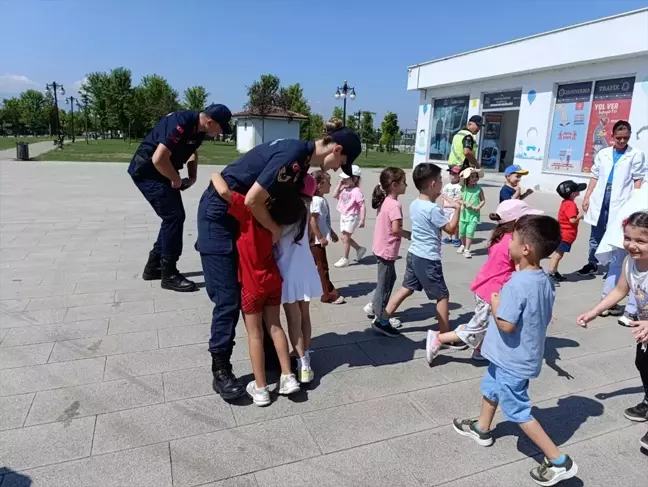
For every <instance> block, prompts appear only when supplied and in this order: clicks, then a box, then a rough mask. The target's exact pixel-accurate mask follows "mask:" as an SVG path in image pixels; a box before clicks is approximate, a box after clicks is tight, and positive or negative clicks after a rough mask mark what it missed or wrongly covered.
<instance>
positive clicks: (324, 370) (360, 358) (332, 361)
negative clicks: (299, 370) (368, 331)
mask: <svg viewBox="0 0 648 487" xmlns="http://www.w3.org/2000/svg"><path fill="white" fill-rule="evenodd" d="M311 365H312V367H313V370H314V372H315V374H316V375H318V376H323V375H325V374H328V373H330V372H339V371H343V370H348V369H355V368H361V367H372V366H374V365H375V364H374V363H373V361H372V360H371V359H370V358H369V357H368V356H367V354H366V353H364V352H363V351H362V350H361V349H360V347H358V345H357V344H355V343H352V344H349V345H340V346H336V347H328V348H317V349H314V350H312V351H311Z"/></svg>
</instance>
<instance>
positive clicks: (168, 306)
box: [154, 290, 211, 313]
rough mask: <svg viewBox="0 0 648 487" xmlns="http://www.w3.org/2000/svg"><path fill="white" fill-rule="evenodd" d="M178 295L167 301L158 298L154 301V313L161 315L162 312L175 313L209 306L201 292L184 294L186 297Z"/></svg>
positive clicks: (207, 299) (207, 300)
mask: <svg viewBox="0 0 648 487" xmlns="http://www.w3.org/2000/svg"><path fill="white" fill-rule="evenodd" d="M177 294H178V293H176V295H175V296H174V297H173V299H169V298H168V297H158V298H156V299H154V302H155V312H156V313H161V312H163V311H175V310H179V309H196V308H201V307H206V306H209V305H210V304H211V301H210V300H209V298H208V297H207V294H206V293H204V292H202V290H200V291H198V292H195V293H190V294H188V293H185V294H187V295H186V296H184V295H183V296H177Z"/></svg>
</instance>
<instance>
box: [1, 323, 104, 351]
mask: <svg viewBox="0 0 648 487" xmlns="http://www.w3.org/2000/svg"><path fill="white" fill-rule="evenodd" d="M107 331H108V320H107V319H103V320H90V321H75V322H72V323H59V324H56V325H42V326H25V327H21V328H11V329H10V330H9V333H7V336H6V337H5V339H4V340H3V341H2V345H1V347H2V348H4V347H12V346H17V345H29V344H32V343H45V342H56V341H60V340H75V339H80V338H95V337H104V336H106V332H107Z"/></svg>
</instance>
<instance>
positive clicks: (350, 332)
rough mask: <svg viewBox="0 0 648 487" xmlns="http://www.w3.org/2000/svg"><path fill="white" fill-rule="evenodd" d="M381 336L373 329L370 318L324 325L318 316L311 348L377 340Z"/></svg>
mask: <svg viewBox="0 0 648 487" xmlns="http://www.w3.org/2000/svg"><path fill="white" fill-rule="evenodd" d="M311 318H312V317H311ZM381 336H382V335H378V334H377V333H376V332H374V331H373V330H372V329H371V326H370V323H369V321H368V320H362V321H353V322H343V323H340V324H337V325H329V324H327V325H324V326H322V325H321V323H320V322H319V321H318V320H317V318H316V319H315V321H314V322H313V331H312V337H311V340H312V342H311V348H312V349H317V348H326V347H335V346H338V345H348V344H350V343H360V342H366V341H371V340H377V339H378V338H380V337H381Z"/></svg>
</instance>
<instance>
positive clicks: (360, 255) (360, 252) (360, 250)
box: [356, 247, 367, 262]
mask: <svg viewBox="0 0 648 487" xmlns="http://www.w3.org/2000/svg"><path fill="white" fill-rule="evenodd" d="M366 253H367V249H366V248H365V247H358V250H357V251H356V260H357V261H358V262H360V261H361V260H362V259H363V258H364V256H365V254H366Z"/></svg>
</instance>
